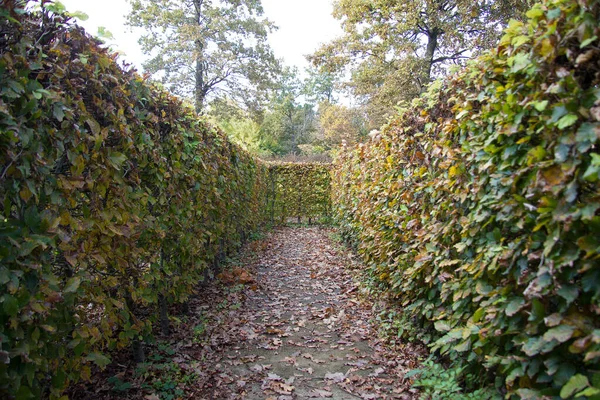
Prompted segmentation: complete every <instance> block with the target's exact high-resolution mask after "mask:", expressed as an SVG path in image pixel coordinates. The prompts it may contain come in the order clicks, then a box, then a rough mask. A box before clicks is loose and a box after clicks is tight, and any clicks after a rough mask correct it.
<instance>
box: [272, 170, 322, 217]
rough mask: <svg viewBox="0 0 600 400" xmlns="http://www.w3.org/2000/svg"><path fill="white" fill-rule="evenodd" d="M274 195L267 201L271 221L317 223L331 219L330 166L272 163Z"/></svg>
mask: <svg viewBox="0 0 600 400" xmlns="http://www.w3.org/2000/svg"><path fill="white" fill-rule="evenodd" d="M269 171H270V173H271V174H272V175H271V176H272V178H271V184H272V185H273V189H272V190H271V191H270V193H273V195H272V196H271V197H270V198H269V199H268V201H267V206H268V213H269V214H270V217H271V220H272V221H280V222H283V223H285V222H287V219H288V218H291V217H296V218H301V217H306V218H311V219H316V218H318V217H325V216H328V215H330V209H331V196H330V191H331V187H330V181H331V176H330V166H329V165H327V164H319V163H271V164H270V166H269Z"/></svg>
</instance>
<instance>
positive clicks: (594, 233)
mask: <svg viewBox="0 0 600 400" xmlns="http://www.w3.org/2000/svg"><path fill="white" fill-rule="evenodd" d="M527 16H528V18H529V20H528V21H526V22H525V23H522V22H516V21H514V22H511V23H510V25H509V28H508V29H507V30H506V31H505V34H504V36H503V38H502V40H501V42H500V46H499V47H498V48H497V49H495V50H492V51H490V52H488V53H486V54H484V55H483V56H481V57H480V58H479V59H477V60H475V61H474V62H472V63H471V64H469V66H468V67H467V68H466V69H465V70H464V71H462V72H460V73H458V74H457V75H454V76H451V77H450V78H448V79H447V80H446V81H444V82H441V83H436V84H435V85H432V87H431V89H430V91H429V92H428V93H426V94H424V95H423V96H422V98H420V99H419V100H417V101H416V102H415V103H414V104H413V106H412V107H411V108H409V109H408V110H406V111H405V112H403V113H402V114H401V115H399V116H397V117H396V118H395V119H394V120H392V121H391V122H390V124H389V125H388V126H387V127H385V128H383V129H382V131H381V138H380V139H379V140H378V141H372V142H370V143H366V144H364V145H362V146H360V147H359V148H355V149H348V150H346V151H344V152H342V153H341V154H340V156H339V157H338V158H337V159H336V160H335V163H334V168H333V183H332V184H333V191H332V193H333V204H334V208H335V212H334V215H335V218H336V220H337V222H338V223H339V225H340V228H341V230H342V233H343V235H344V237H346V238H347V239H348V240H350V241H351V242H352V243H354V245H355V246H356V247H357V249H358V251H359V253H360V254H361V256H362V258H363V259H364V261H365V263H366V265H367V267H368V271H367V272H368V273H369V275H370V276H371V277H372V280H373V282H375V285H376V286H377V287H378V288H379V289H381V290H383V291H384V292H386V293H388V294H389V295H390V297H391V298H393V299H395V300H396V301H397V304H398V306H397V307H398V312H399V313H400V315H401V317H400V318H399V321H398V326H399V327H400V331H401V332H404V334H411V335H414V336H417V337H418V338H419V339H420V340H422V341H424V342H425V343H427V344H428V345H429V346H430V347H431V349H432V351H437V352H439V353H441V354H443V355H447V356H449V358H451V359H452V360H455V361H457V362H459V361H460V362H461V363H462V364H464V365H465V366H467V367H468V369H467V370H468V371H470V372H472V374H473V375H472V377H476V376H479V377H482V378H484V377H485V375H486V373H489V374H491V375H494V376H496V377H497V378H496V380H495V383H496V384H497V385H498V386H499V388H500V389H501V390H504V391H507V392H508V397H511V398H531V399H541V398H559V397H562V398H571V397H581V398H586V396H590V398H594V397H591V396H596V395H597V394H598V393H600V392H599V390H600V373H599V372H598V371H600V357H598V354H600V340H596V339H594V338H598V332H600V242H599V240H598V239H597V238H599V237H600V185H598V173H599V172H600V168H599V167H598V165H599V164H598V145H599V144H598V141H599V140H600V137H599V135H597V132H599V131H598V129H600V121H599V119H598V118H596V117H595V111H594V110H596V109H597V108H598V107H599V105H600V91H599V90H598V87H599V86H600V63H599V62H598V60H599V58H598V54H600V53H598V50H597V49H598V48H600V41H599V40H598V38H599V37H600V22H599V21H600V2H599V1H598V0H577V1H574V0H546V1H543V2H542V4H540V5H536V6H535V7H534V8H533V9H532V10H531V11H530V12H528V13H527ZM592 48H593V49H595V50H593V51H594V52H595V53H594V54H595V56H593V57H592V56H591V53H589V54H588V53H587V52H588V50H587V49H592ZM578 60H579V61H578ZM598 109H600V108H598ZM592 132H594V133H592ZM434 149H437V150H435V151H434ZM417 152H422V153H423V154H424V155H425V158H424V159H425V160H428V159H429V160H432V161H431V162H429V163H427V164H425V161H423V160H422V159H421V158H418V157H414V156H413V155H414V154H416V153H417ZM450 154H452V156H449V155H450ZM390 161H392V163H393V165H390ZM425 166H426V167H427V173H426V174H423V173H422V172H421V171H422V169H423V167H425ZM413 221H418V222H419V225H418V229H410V227H412V226H414V225H415V223H414V222H413ZM414 321H418V322H421V324H422V326H419V327H418V328H420V329H416V328H415V327H414ZM453 332H456V334H454V333H453ZM458 333H460V335H459V334H458ZM482 366H484V368H482Z"/></svg>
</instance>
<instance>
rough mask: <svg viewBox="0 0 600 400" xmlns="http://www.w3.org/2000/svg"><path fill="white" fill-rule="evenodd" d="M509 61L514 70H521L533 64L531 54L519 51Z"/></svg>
mask: <svg viewBox="0 0 600 400" xmlns="http://www.w3.org/2000/svg"><path fill="white" fill-rule="evenodd" d="M508 63H509V65H511V67H512V68H511V71H512V72H519V71H521V70H523V69H525V68H527V67H528V66H529V65H531V59H529V56H528V55H527V54H525V53H518V54H515V55H514V56H513V57H511V58H510V59H509V60H508Z"/></svg>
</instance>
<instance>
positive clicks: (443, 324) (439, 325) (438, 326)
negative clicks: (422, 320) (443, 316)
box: [433, 321, 452, 332]
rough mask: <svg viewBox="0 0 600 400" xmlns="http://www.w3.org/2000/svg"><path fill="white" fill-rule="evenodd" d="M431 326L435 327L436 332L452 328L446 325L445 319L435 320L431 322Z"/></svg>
mask: <svg viewBox="0 0 600 400" xmlns="http://www.w3.org/2000/svg"><path fill="white" fill-rule="evenodd" d="M433 326H434V327H435V330H436V331H438V332H447V331H449V330H450V329H452V328H451V327H450V325H448V323H447V322H445V321H435V323H434V324H433Z"/></svg>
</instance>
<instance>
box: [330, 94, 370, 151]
mask: <svg viewBox="0 0 600 400" xmlns="http://www.w3.org/2000/svg"><path fill="white" fill-rule="evenodd" d="M319 125H320V131H321V135H322V136H323V138H324V139H325V142H326V143H327V145H328V146H329V147H339V146H340V145H341V144H342V143H343V142H346V143H348V144H352V143H356V142H359V141H361V140H363V139H364V138H365V137H366V135H367V128H366V119H365V117H364V116H363V115H361V112H360V109H358V108H349V107H346V106H344V105H340V104H331V103H329V102H323V103H321V104H320V105H319Z"/></svg>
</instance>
